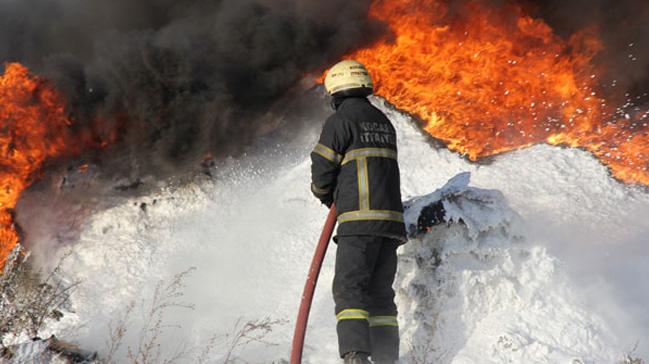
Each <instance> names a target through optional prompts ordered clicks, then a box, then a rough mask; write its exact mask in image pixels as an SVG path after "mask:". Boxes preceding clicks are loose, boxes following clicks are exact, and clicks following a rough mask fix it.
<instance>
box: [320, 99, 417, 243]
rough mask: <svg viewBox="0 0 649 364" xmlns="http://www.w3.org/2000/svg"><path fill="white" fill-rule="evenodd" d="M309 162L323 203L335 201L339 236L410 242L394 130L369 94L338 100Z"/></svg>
mask: <svg viewBox="0 0 649 364" xmlns="http://www.w3.org/2000/svg"><path fill="white" fill-rule="evenodd" d="M311 161H312V165H311V178H312V183H311V191H312V192H313V194H314V195H315V196H316V197H318V198H319V199H320V200H321V201H323V202H324V203H328V202H331V201H334V202H335V203H336V209H337V212H338V231H337V234H338V236H350V235H374V236H385V237H390V238H395V239H398V240H400V241H402V242H405V241H406V231H405V226H404V223H403V205H402V204H401V191H400V180H399V164H398V163H397V138H396V133H395V130H394V127H393V126H392V124H391V123H390V120H388V118H387V117H386V116H385V115H384V114H383V113H382V112H381V111H380V110H379V109H377V108H375V107H374V106H373V105H372V104H370V102H369V101H368V100H367V99H366V98H364V97H349V98H345V99H344V100H343V101H342V103H341V104H339V106H338V108H337V110H336V113H334V114H333V115H332V116H330V117H329V118H328V119H327V121H326V122H325V125H324V128H323V129H322V134H321V136H320V140H319V142H318V144H317V145H316V146H315V148H314V149H313V152H312V153H311ZM334 239H335V238H334Z"/></svg>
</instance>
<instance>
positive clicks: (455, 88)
mask: <svg viewBox="0 0 649 364" xmlns="http://www.w3.org/2000/svg"><path fill="white" fill-rule="evenodd" d="M453 10H455V12H454V11H453ZM370 16H372V17H374V18H376V19H379V20H382V21H385V22H386V23H388V25H389V27H390V28H391V30H392V33H393V34H392V35H391V36H387V37H385V38H383V39H381V40H379V41H378V42H376V43H375V44H373V45H372V46H369V47H366V48H363V49H360V50H358V51H356V52H354V53H352V54H350V55H349V57H350V58H354V59H358V60H359V61H361V62H363V63H365V64H366V66H367V67H368V69H369V70H370V72H371V73H372V74H373V76H374V77H375V78H376V83H377V85H378V90H377V94H379V95H380V96H383V97H384V98H385V99H386V100H388V101H389V102H390V103H391V104H393V105H395V106H397V107H398V108H400V109H402V110H405V111H407V112H409V113H411V114H414V115H415V116H417V117H419V118H420V119H422V120H423V122H424V123H425V126H424V128H425V130H426V131H427V132H428V133H430V134H431V135H432V136H434V137H435V138H438V139H441V140H443V141H444V142H446V143H447V144H448V147H449V148H450V149H452V150H454V151H458V152H460V153H462V154H465V155H467V156H468V158H469V159H471V160H477V159H479V158H481V157H487V156H491V155H495V154H498V153H502V152H506V151H510V150H514V149H518V148H522V147H525V146H529V145H532V144H535V143H541V142H546V143H550V144H554V145H569V146H572V147H579V148H584V149H586V150H589V151H590V152H592V153H593V154H594V155H595V156H597V157H598V158H599V159H600V160H602V161H603V162H604V163H605V164H606V165H608V166H609V167H610V168H611V171H612V173H613V175H614V176H615V177H616V178H618V179H620V180H623V181H625V182H628V183H642V184H645V185H649V170H648V168H649V165H648V159H649V133H648V131H649V128H648V127H647V116H648V115H649V112H645V113H644V114H641V113H640V112H639V110H635V113H633V114H632V113H630V112H629V113H627V112H626V111H623V110H619V109H615V108H614V107H613V105H611V103H612V102H607V100H605V99H604V98H603V97H601V96H600V95H599V94H598V92H597V87H598V85H597V82H598V81H597V80H598V70H597V69H596V67H595V66H593V62H592V60H593V57H594V56H595V55H597V54H598V52H599V51H600V50H601V49H602V45H601V42H600V41H599V39H598V37H597V35H596V29H585V30H583V31H581V32H579V33H577V34H574V35H573V36H572V37H571V38H570V39H568V40H564V39H562V38H560V37H558V36H557V35H555V34H554V32H553V30H552V29H551V28H550V27H549V26H548V25H547V24H546V23H545V22H544V21H542V20H539V19H534V18H532V17H530V16H527V15H525V13H524V12H523V10H522V9H521V8H520V7H518V6H515V5H511V4H509V5H505V6H503V7H501V8H494V7H488V6H486V5H484V4H483V3H481V2H477V1H473V2H468V4H465V5H464V6H463V8H462V9H461V10H460V11H457V9H451V8H449V6H448V5H447V2H443V1H439V0H424V1H422V0H379V1H375V2H374V3H373V5H372V7H371V9H370Z"/></svg>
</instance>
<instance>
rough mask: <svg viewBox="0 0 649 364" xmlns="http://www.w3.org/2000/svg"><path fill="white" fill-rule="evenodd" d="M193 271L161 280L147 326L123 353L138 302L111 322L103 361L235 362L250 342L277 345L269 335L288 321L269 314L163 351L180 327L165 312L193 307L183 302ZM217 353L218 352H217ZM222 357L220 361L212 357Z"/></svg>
mask: <svg viewBox="0 0 649 364" xmlns="http://www.w3.org/2000/svg"><path fill="white" fill-rule="evenodd" d="M193 271H194V268H190V269H188V270H186V271H184V272H181V273H179V274H177V275H175V276H174V277H173V278H172V279H171V281H169V282H165V281H160V282H158V284H157V285H156V287H155V289H154V294H153V298H152V299H151V302H149V303H148V304H143V307H144V309H145V310H144V311H145V312H146V314H145V316H144V325H143V326H142V328H141V329H140V332H139V333H138V335H137V337H138V339H137V344H136V345H134V346H127V349H126V353H125V354H120V348H122V347H123V345H124V341H125V338H126V336H127V335H126V334H127V332H128V330H129V322H130V317H131V315H132V314H133V311H134V309H135V306H136V305H135V302H131V303H130V304H129V305H128V306H127V307H126V310H125V312H124V313H123V314H122V315H121V316H120V317H119V318H117V319H116V320H114V321H113V322H111V323H110V324H109V338H108V340H107V341H106V350H105V353H106V354H105V355H104V358H103V359H102V360H101V362H102V363H106V364H117V363H120V364H121V363H129V364H154V363H155V364H158V363H162V364H173V363H178V362H188V363H189V362H191V363H199V364H203V363H208V362H209V363H214V362H220V363H223V364H230V363H234V362H236V360H237V355H240V353H241V352H243V351H244V350H245V348H246V346H248V345H249V344H252V343H258V344H262V345H266V346H271V345H275V344H273V343H271V342H269V341H267V340H266V337H267V336H268V334H270V333H271V332H272V331H273V328H274V327H275V326H277V325H280V324H283V323H285V321H282V320H273V319H271V318H270V317H266V318H263V319H258V320H249V321H244V320H243V319H239V320H237V322H236V324H235V325H234V327H233V328H232V329H231V330H230V332H228V333H226V334H213V335H212V336H211V337H210V338H209V339H208V340H207V341H206V342H205V343H204V344H201V345H200V347H199V348H198V349H196V348H187V346H186V344H183V343H180V344H179V345H178V347H177V349H176V350H175V351H173V352H171V353H170V352H169V351H168V350H163V348H162V344H161V341H162V339H163V337H164V336H165V335H166V333H167V331H168V330H173V329H177V328H179V326H177V325H169V324H167V323H166V319H165V318H166V315H167V313H168V312H169V310H171V309H186V310H193V309H194V306H193V305H192V304H189V303H185V302H183V301H182V297H183V289H184V287H185V285H184V281H185V280H186V279H187V277H188V276H189V275H190V274H191V273H192V272H193ZM215 352H216V353H215ZM214 357H219V358H221V359H219V360H218V361H215V360H214V359H213V358H214Z"/></svg>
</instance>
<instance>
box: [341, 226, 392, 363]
mask: <svg viewBox="0 0 649 364" xmlns="http://www.w3.org/2000/svg"><path fill="white" fill-rule="evenodd" d="M398 246H399V242H398V241H397V240H394V239H390V238H384V237H377V236H366V235H363V236H339V237H338V249H337V251H336V275H335V277H334V282H333V296H334V301H335V303H336V318H337V319H338V325H337V331H338V347H339V350H340V356H341V357H342V356H344V355H345V354H346V353H348V352H351V351H356V352H365V353H370V354H371V357H372V360H373V361H374V362H377V363H393V362H395V361H396V360H398V357H399V327H398V324H397V307H396V305H395V304H394V290H393V289H392V283H393V282H394V275H395V273H396V270H397V252H396V250H397V247H398Z"/></svg>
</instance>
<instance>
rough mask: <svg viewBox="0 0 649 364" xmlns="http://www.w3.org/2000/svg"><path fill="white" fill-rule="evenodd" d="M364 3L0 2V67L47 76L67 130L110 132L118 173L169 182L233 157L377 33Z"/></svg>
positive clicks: (292, 0) (215, 0) (204, 0)
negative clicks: (276, 108) (61, 99)
mask: <svg viewBox="0 0 649 364" xmlns="http://www.w3.org/2000/svg"><path fill="white" fill-rule="evenodd" d="M369 4H370V1H369V0H362V1H353V2H349V1H344V0H331V1H326V2H323V1H317V0H220V1H218V0H212V1H207V0H180V1H179V0H142V1H130V0H95V1H82V0H3V1H0V61H2V62H12V61H17V62H21V63H23V64H25V65H27V66H28V67H30V69H32V71H34V72H35V73H37V74H39V75H41V76H45V77H46V78H48V79H50V80H51V81H53V82H54V84H55V85H56V87H57V88H58V89H59V90H60V91H62V92H63V93H64V95H66V97H67V99H68V102H69V108H68V109H69V110H70V112H71V113H72V114H73V115H72V117H73V118H74V119H75V121H76V126H75V127H76V128H85V129H91V130H92V132H93V133H94V134H97V135H100V136H102V135H105V134H108V133H112V132H115V131H118V132H119V136H120V137H119V140H120V142H119V143H118V144H116V145H114V146H113V147H112V152H109V153H108V154H109V155H110V154H111V153H112V154H113V156H118V158H120V160H121V161H122V162H120V163H121V164H123V165H124V166H125V167H124V168H128V169H131V170H137V172H133V171H131V172H129V173H131V174H133V173H146V174H154V175H160V176H162V175H169V174H173V173H175V172H178V171H179V170H180V169H182V167H183V166H186V165H188V164H192V163H193V162H195V161H196V160H197V159H199V158H201V157H202V156H204V155H205V154H207V153H216V154H218V155H226V154H236V153H238V152H241V151H242V150H243V149H245V147H246V146H249V145H250V143H251V141H252V140H253V139H254V138H255V136H256V135H257V134H258V133H259V132H260V131H263V130H264V128H265V126H264V123H266V121H265V120H264V117H263V116H264V114H265V113H266V112H268V110H269V108H271V107H272V105H273V104H274V103H275V102H276V101H277V100H278V99H279V98H280V97H283V96H284V95H287V92H288V91H289V90H291V88H293V87H294V86H295V85H296V83H297V82H298V81H299V80H300V79H302V78H303V77H304V76H305V75H306V74H308V73H309V72H314V71H316V72H317V71H320V70H322V69H323V68H325V67H326V66H327V65H329V64H330V63H332V62H335V61H336V60H337V59H338V58H339V57H340V56H341V55H343V54H344V53H345V52H347V51H349V50H351V49H353V48H356V47H359V46H361V45H363V44H364V43H366V42H368V41H371V40H372V39H373V38H375V37H376V36H377V35H379V34H380V33H381V32H383V30H384V29H383V26H382V25H381V24H379V23H378V22H376V21H372V20H369V19H368V18H367V11H368V7H369ZM104 154H106V153H104ZM103 158H106V156H105V155H104V157H103Z"/></svg>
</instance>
